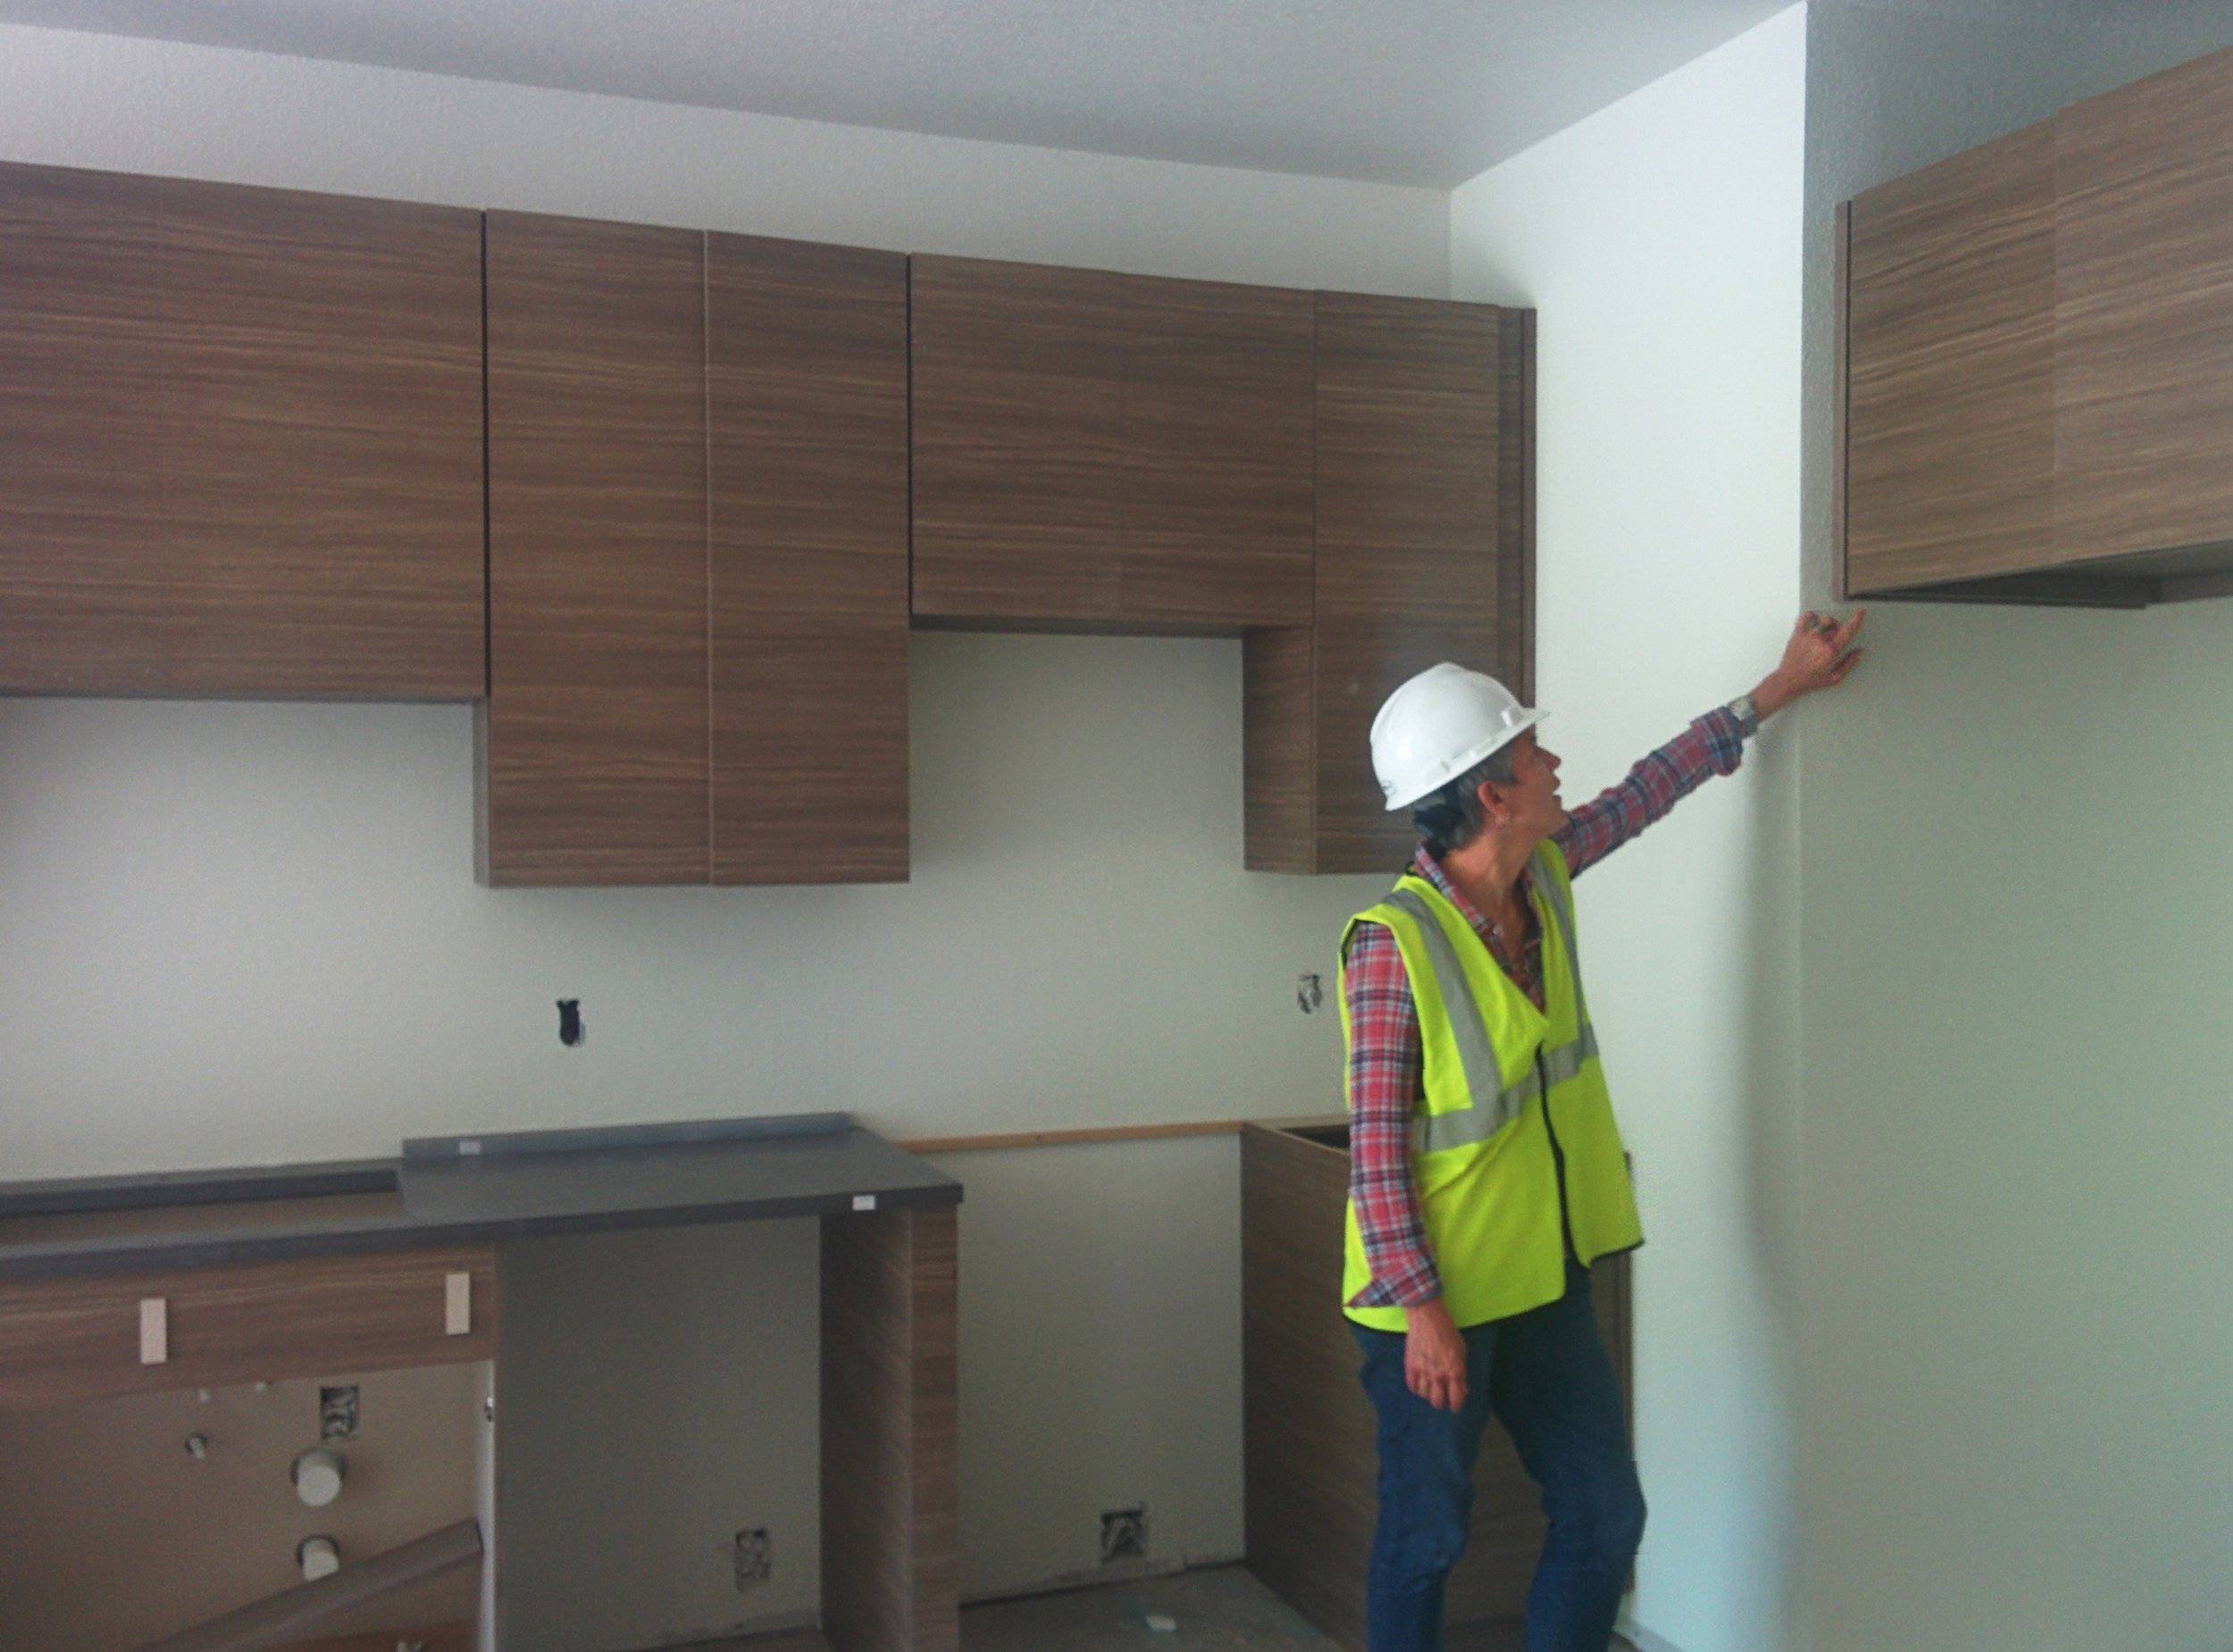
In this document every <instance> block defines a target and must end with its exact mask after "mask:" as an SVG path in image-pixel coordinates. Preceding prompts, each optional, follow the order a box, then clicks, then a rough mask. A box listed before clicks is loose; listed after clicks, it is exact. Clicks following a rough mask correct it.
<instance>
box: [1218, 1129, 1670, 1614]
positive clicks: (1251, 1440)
mask: <svg viewBox="0 0 2233 1652" xmlns="http://www.w3.org/2000/svg"><path fill="white" fill-rule="evenodd" d="M1348 1197H1349V1127H1348V1125H1347V1124H1346V1123H1345V1122H1342V1121H1340V1120H1338V1119H1336V1120H1312V1121H1302V1122H1293V1123H1287V1124H1250V1125H1249V1126H1247V1127H1246V1128H1244V1129H1243V1130H1242V1133H1241V1314H1242V1339H1241V1372H1242V1376H1241V1381H1242V1478H1243V1497H1244V1498H1245V1511H1246V1520H1247V1527H1248V1530H1247V1544H1248V1566H1249V1570H1250V1572H1252V1573H1255V1574H1256V1575H1257V1576H1258V1577H1259V1578H1260V1579H1261V1580H1262V1581H1264V1582H1265V1583H1266V1584H1267V1585H1268V1586H1269V1587H1270V1588H1272V1589H1275V1590H1277V1591H1278V1593H1279V1594H1280V1595H1281V1596H1282V1597H1284V1598H1285V1599H1286V1600H1287V1602H1288V1603H1289V1604H1290V1605H1291V1606H1293V1607H1294V1608H1295V1609H1296V1610H1297V1611H1299V1612H1300V1613H1301V1614H1303V1615H1304V1616H1305V1617H1307V1618H1309V1620H1310V1621H1311V1622H1312V1623H1315V1624H1317V1626H1318V1628H1320V1629H1321V1630H1323V1631H1325V1632H1326V1634H1328V1635H1330V1636H1332V1637H1333V1638H1334V1639H1335V1640H1336V1641H1338V1642H1340V1643H1341V1644H1342V1646H1344V1647H1347V1648H1354V1649H1355V1652H1362V1648H1363V1647H1364V1645H1365V1573H1366V1568H1367V1562H1368V1560H1369V1558H1370V1556H1371V1552H1372V1535H1373V1523H1374V1520H1375V1517H1376V1512H1377V1509H1378V1501H1377V1492H1376V1476H1377V1473H1378V1464H1379V1458H1378V1454H1377V1449H1376V1446H1375V1444H1374V1438H1373V1437H1374V1428H1375V1423H1374V1417H1373V1409H1372V1404H1371V1402H1370V1401H1369V1400H1367V1398H1365V1390H1364V1389H1363V1387H1362V1386H1361V1385H1360V1384H1359V1381H1358V1379H1357V1372H1358V1368H1359V1365H1360V1364H1362V1363H1363V1361H1362V1357H1361V1356H1360V1355H1359V1353H1358V1349H1357V1344H1356V1342H1355V1340H1354V1339H1352V1338H1351V1335H1350V1332H1349V1322H1348V1321H1347V1320H1346V1319H1345V1318H1343V1316H1342V1312H1341V1294H1342V1213H1343V1211H1344V1209H1345V1208H1346V1206H1347V1201H1348ZM1591 1282H1592V1289H1593V1295H1594V1298H1595V1303H1596V1307H1597V1317H1598V1325H1599V1328H1600V1330H1601V1331H1602V1332H1603V1335H1604V1338H1605V1345H1606V1347H1607V1348H1608V1349H1610V1352H1611V1354H1612V1356H1613V1365H1614V1369H1615V1370H1616V1371H1617V1372H1618V1373H1619V1376H1620V1384H1621V1393H1622V1395H1623V1397H1624V1398H1627V1397H1628V1396H1629V1395H1630V1394H1631V1393H1632V1389H1631V1386H1630V1381H1629V1356H1628V1348H1629V1302H1628V1259H1627V1257H1626V1256H1611V1257H1607V1258H1606V1259H1604V1260H1603V1261H1601V1262H1600V1263H1598V1264H1597V1265H1596V1266H1595V1268H1593V1270H1592V1281H1591ZM1542 1548H1543V1514H1542V1503H1541V1497H1540V1494H1539V1493H1538V1492H1537V1491H1536V1489H1535V1482H1534V1481H1531V1480H1529V1479H1528V1478H1527V1474H1526V1470H1525V1469H1523V1468H1522V1467H1521V1466H1520V1463H1519V1458H1518V1454H1517V1453H1516V1452H1514V1451H1513V1449H1512V1447H1511V1442H1510V1440H1509V1439H1507V1438H1506V1437H1505V1435H1504V1434H1503V1432H1502V1431H1501V1430H1500V1429H1497V1428H1495V1427H1493V1426H1492V1427H1491V1428H1490V1430H1489V1431H1488V1434H1487V1436H1486V1438H1485V1439H1484V1440H1483V1442H1482V1447H1481V1458H1480V1463H1479V1464H1478V1466H1477V1468H1476V1471H1475V1473H1474V1510H1473V1530H1472V1534H1471V1537H1470V1539H1469V1540H1468V1546H1467V1550H1466V1556H1465V1558H1464V1559H1463V1560H1462V1561H1460V1562H1459V1565H1458V1567H1457V1569H1456V1570H1455V1571H1453V1572H1452V1573H1451V1575H1450V1582H1449V1593H1448V1596H1447V1603H1448V1604H1447V1614H1448V1617H1447V1621H1448V1622H1449V1623H1450V1624H1451V1625H1452V1626H1453V1627H1454V1626H1456V1625H1459V1624H1467V1623H1484V1622H1500V1621H1509V1620H1516V1619H1517V1618H1518V1616H1519V1614H1520V1613H1521V1611H1522V1610H1523V1609H1524V1607H1525V1606H1526V1595H1527V1583H1528V1580H1529V1579H1530V1578H1531V1577H1532V1576H1533V1575H1534V1573H1535V1558H1536V1556H1537V1555H1538V1554H1539V1553H1540V1552H1541V1551H1542Z"/></svg>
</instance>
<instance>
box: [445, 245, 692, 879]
mask: <svg viewBox="0 0 2233 1652" xmlns="http://www.w3.org/2000/svg"><path fill="white" fill-rule="evenodd" d="M488 265H489V287H488V290H489V697H488V700H487V703H486V705H485V706H484V708H483V712H482V716H481V875H482V876H483V878H484V879H486V880H488V881H489V882H491V883H498V884H515V883H524V884H564V883H597V884H618V883H703V882H705V881H706V880H707V877H708V875H709V866H710V861H709V853H710V851H709V840H710V831H709V826H708V811H709V792H708V787H707V613H708V610H707V560H706V543H707V541H706V523H707V490H706V459H707V453H706V430H707V425H706V330H705V307H706V265H705V238H704V236H702V235H701V234H699V233H698V232H697V231H695V230H679V229H643V228H638V227H635V226H631V225H626V224H613V223H601V222H590V221H583V220H576V219H557V218H542V217H534V216H530V215H527V214H523V213H489V216H488Z"/></svg>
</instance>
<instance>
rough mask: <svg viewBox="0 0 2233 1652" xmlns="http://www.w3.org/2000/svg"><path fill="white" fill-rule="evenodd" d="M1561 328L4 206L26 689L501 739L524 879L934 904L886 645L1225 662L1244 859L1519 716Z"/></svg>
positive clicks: (157, 183)
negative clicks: (1537, 391)
mask: <svg viewBox="0 0 2233 1652" xmlns="http://www.w3.org/2000/svg"><path fill="white" fill-rule="evenodd" d="M1533 321H1534V317H1533V313H1531V312H1527V311H1521V310H1501V309H1497V308H1494V307H1492V306H1487V305H1464V304H1451V303H1443V302H1433V301H1426V300H1420V299H1403V298H1380V297H1368V296H1357V295H1350V294H1338V293H1310V292H1305V291H1299V290H1293V289H1288V288H1267V287H1250V286H1242V285H1234V284H1230V283H1221V282H1212V281H1192V280H1166V279H1161V278H1152V277H1147V276H1138V275H1119V274H1112V273H1108V272H1105V271H1090V270H1066V269H1050V268H1046V267H1041V266H1035V265H1028V264H1012V263H987V262H984V261H981V260H972V259H960V258H941V257H917V258H913V259H910V258H908V257H907V256H906V255H904V254H898V253H887V252H874V251H868V250H864V249H860V248H852V247H838V246H813V245H809V244H806V243H801V242H792V241H777V240H767V239H762V238H753V237H748V236H737V235H725V234H715V233H709V232H706V231H700V230H694V229H660V228H648V227H642V226H636V225H629V224H618V223H608V222H602V221H588V220H580V219H565V218H553V217H544V216H539V215H535V214H531V213H512V212H489V213H475V212H470V211H459V210H456V209H450V208H440V207H421V206H411V205H403V204H396V203H392V202H382V201H362V200H355V199H349V198H345V197H339V196H305V195H296V194H290V193H288V192H285V191H280V190H270V189H251V188H235V187H232V186H224V185H210V184H197V183H187V182H180V181H175V180H171V179H146V178H132V177H122V176H116V175H112V174H105V173H97V172H79V171H60V170H57V169H52V168H42V167H0V693H4V692H17V693H39V692H45V693H59V694H154V695H176V696H188V695H193V696H235V697H245V696H290V697H338V698H364V699H378V698H397V697H401V698H414V699H457V700H472V701H474V702H476V703H477V712H476V723H475V735H476V741H475V744H476V750H477V759H476V763H477V776H476V780H477V790H478V800H477V801H478V806H477V810H476V822H477V832H476V848H477V864H478V870H479V873H480V875H481V879H482V880H484V881H486V882H489V883H491V884H497V885H568V884H691V883H697V884H703V883H708V882H710V883H807V882H866V881H876V880H903V879H905V878H906V877H907V632H908V629H909V627H910V625H911V624H913V625H922V626H926V627H944V628H956V629H994V630H998V629H1014V630H1092V631H1109V632H1137V633H1150V634H1198V635H1210V636H1239V637H1242V638H1245V642H1244V645H1243V654H1244V658H1243V700H1244V704H1243V707H1242V717H1243V725H1244V740H1243V746H1244V757H1243V761H1244V766H1245V794H1246V805H1245V806H1246V848H1245V859H1246V864H1248V865H1249V866H1250V867H1251V868H1255V869H1258V870H1261V871H1276V872H1351V871H1365V870H1378V869H1386V868H1390V867H1392V866H1393V865H1394V864H1397V863H1399V862H1400V861H1401V859H1402V858H1403V856H1404V855H1406V854H1407V853H1408V851H1409V832H1408V831H1407V830H1405V827H1404V823H1403V821H1402V819H1401V816H1397V817H1391V816H1389V815H1387V814H1386V813H1384V810H1383V809H1382V807H1381V799H1380V795H1379V792H1378V789H1377V788H1376V786H1375V784H1374V782H1373V778H1372V772H1371V763H1370V759H1369V755H1368V752H1367V745H1366V730H1367V728H1368V726H1369V724H1370V722H1371V718H1372V714H1373V712H1374V710H1375V708H1376V706H1377V705H1379V703H1380V701H1381V699H1382V698H1383V697H1384V696H1385V695H1386V694H1387V692H1388V691H1389V690H1390V689H1391V688H1393V687H1394V686H1395V685H1396V684H1397V683H1398V682H1400V681H1401V680H1403V679H1404V678H1405V677H1407V676H1409V675H1410V674H1411V673H1412V672H1416V671H1418V670H1420V669H1421V668H1423V667H1425V666H1426V665H1429V664H1432V663H1434V662H1435V661H1437V660H1440V659H1445V658H1448V659H1456V660H1459V661H1460V662H1462V663H1466V664H1468V665H1474V666H1477V667H1480V668H1482V669H1484V670H1487V671H1491V672H1495V673H1496V674H1497V675H1499V676H1501V677H1502V678H1503V679H1504V680H1506V681H1507V682H1508V683H1510V685H1511V686H1512V687H1513V688H1516V689H1518V691H1519V692H1520V693H1521V694H1523V695H1525V694H1526V693H1528V692H1529V691H1530V686H1531V679H1532V677H1533V662H1532V660H1531V658H1530V648H1531V646H1532V645H1531V638H1532V621H1533V611H1532V605H1533V592H1532V587H1533V573H1534V564H1533V557H1534V544H1533V535H1534V521H1533V507H1532V475H1533V452H1532V444H1533V418H1534V413H1533V398H1534V326H1533Z"/></svg>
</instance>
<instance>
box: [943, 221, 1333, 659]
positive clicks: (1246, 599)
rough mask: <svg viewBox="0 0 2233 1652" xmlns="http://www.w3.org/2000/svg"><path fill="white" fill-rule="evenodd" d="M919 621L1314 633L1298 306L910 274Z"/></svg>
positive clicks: (1141, 289)
mask: <svg viewBox="0 0 2233 1652" xmlns="http://www.w3.org/2000/svg"><path fill="white" fill-rule="evenodd" d="M913 288H914V321H913V328H914V332H913V355H914V386H913V392H912V395H913V416H914V432H913V438H914V453H915V475H914V508H915V532H914V545H915V584H914V611H915V613H916V614H917V615H918V616H920V617H923V618H924V619H928V620H932V621H934V622H937V621H943V622H951V623H972V622H974V623H984V624H992V625H1003V624H1012V625H1034V624H1035V625H1047V626H1054V627H1064V626H1075V627H1080V628H1086V629H1100V630H1145V631H1154V630H1199V631H1236V630H1242V629H1245V628H1247V627H1249V626H1254V625H1292V624H1301V623H1305V622H1307V621H1308V618H1309V605H1310V554H1311V553H1310V544H1311V521H1310V512H1311V496H1310V487H1311V483H1310V461H1311V452H1310V417H1311V400H1310V398H1311V310H1310V295H1309V294H1308V293H1303V292H1292V291H1287V290H1284V289H1280V288H1255V287H1236V286H1231V285H1226V284H1222V283H1217V282H1207V281H1177V280H1159V279H1156V278H1151V277H1147V276H1124V275H1111V274H1107V273H1103V272H1100V271H1083V270H1062V269H1050V268H1045V267H1042V266H1039V265H1033V264H1009V263H982V262H976V261H972V260H965V259H953V258H922V257H918V258H916V259H915V260H913Z"/></svg>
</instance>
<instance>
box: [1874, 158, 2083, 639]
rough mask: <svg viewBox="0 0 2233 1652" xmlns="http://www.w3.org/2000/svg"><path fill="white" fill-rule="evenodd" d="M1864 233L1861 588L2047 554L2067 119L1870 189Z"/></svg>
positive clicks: (1932, 578)
mask: <svg viewBox="0 0 2233 1652" xmlns="http://www.w3.org/2000/svg"><path fill="white" fill-rule="evenodd" d="M1847 233H1848V245H1847V251H1846V268H1847V294H1846V321H1845V326H1846V340H1847V344H1846V367H1845V371H1846V390H1845V421H1846V423H1845V430H1846V438H1845V441H1846V446H1845V556H1846V561H1845V585H1846V589H1847V591H1848V592H1849V593H1850V594H1852V595H1853V596H1857V597H1859V596H1869V595H1873V594H1876V593H1878V592H1882V591H1890V590H1899V589H1902V588H1907V587H1913V586H1925V585H1932V584H1937V583H1941V582H1944V581H1946V580H1953V579H1970V578H1977V577H1980V576H1987V575H1993V574H2000V573H2006V572H2015V571H2020V570H2023V569H2026V568H2033V567H2036V566H2038V565H2039V564H2040V563H2041V562H2042V561H2043V560H2045V556H2046V555H2047V546H2048V542H2049V539H2050V538H2051V536H2052V532H2053V521H2052V508H2053V471H2054V321H2053V311H2054V262H2055V204H2054V129H2053V124H2052V123H2051V122H2050V123H2045V124H2042V125H2039V126H2035V127H2032V128H2029V129H2027V130H2024V131H2020V132H2017V133H2014V134H2012V135H2011V136H2010V137H2007V138H2002V139H2000V140H1998V141H1997V142H1995V143H1991V144H1987V145H1985V146H1983V147H1981V148H1978V149H1972V150H1970V151H1968V152H1966V153H1964V154H1958V155H1955V156H1953V158H1952V159H1950V160H1946V161H1943V162H1941V163H1938V164H1937V165H1936V166H1932V167H1928V168H1926V169H1924V170H1923V171H1919V172H1916V173H1912V174H1911V175H1910V176H1908V177H1905V178H1901V179H1894V181H1893V182H1891V183H1888V184H1884V185H1881V186H1879V187H1878V188H1874V189H1871V190H1869V191H1867V192H1866V193H1865V194H1862V195H1860V196H1855V197H1854V198H1853V202H1852V210H1851V221H1850V228H1849V229H1848V232H1847Z"/></svg>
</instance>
